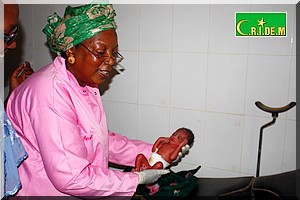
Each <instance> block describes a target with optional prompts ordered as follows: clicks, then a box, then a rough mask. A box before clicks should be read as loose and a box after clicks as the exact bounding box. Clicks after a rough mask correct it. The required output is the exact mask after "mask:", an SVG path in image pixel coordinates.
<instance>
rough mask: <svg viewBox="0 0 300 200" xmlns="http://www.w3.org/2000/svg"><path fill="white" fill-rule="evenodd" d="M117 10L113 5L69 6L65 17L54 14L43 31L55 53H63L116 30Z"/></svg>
mask: <svg viewBox="0 0 300 200" xmlns="http://www.w3.org/2000/svg"><path fill="white" fill-rule="evenodd" d="M115 16H116V13H115V10H114V8H113V6H112V5H111V4H88V5H83V6H77V7H71V6H67V7H66V9H65V13H64V17H63V18H61V17H60V16H58V15H57V13H54V14H53V15H51V16H49V17H48V24H47V25H46V26H45V28H44V29H43V33H44V34H45V35H46V36H47V42H48V44H49V46H50V48H51V50H52V51H53V52H55V53H58V54H60V53H62V52H65V51H66V50H68V49H70V48H71V47H73V46H76V45H78V44H80V43H81V42H83V41H84V40H86V39H89V38H91V37H93V36H94V35H96V34H98V33H99V32H101V31H105V30H109V29H116V23H115V20H114V17H115Z"/></svg>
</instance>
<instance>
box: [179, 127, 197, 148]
mask: <svg viewBox="0 0 300 200" xmlns="http://www.w3.org/2000/svg"><path fill="white" fill-rule="evenodd" d="M178 130H183V131H184V132H185V133H186V134H187V140H188V143H187V144H188V145H189V146H191V145H192V144H193V142H194V139H195V136H194V133H193V132H192V131H191V130H190V129H188V128H185V127H182V128H179V129H178Z"/></svg>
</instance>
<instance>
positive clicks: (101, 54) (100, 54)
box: [97, 51, 105, 57]
mask: <svg viewBox="0 0 300 200" xmlns="http://www.w3.org/2000/svg"><path fill="white" fill-rule="evenodd" d="M97 54H98V56H99V57H101V56H103V55H104V54H105V52H102V51H100V52H97Z"/></svg>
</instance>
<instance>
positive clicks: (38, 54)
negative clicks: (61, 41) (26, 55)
mask: <svg viewBox="0 0 300 200" xmlns="http://www.w3.org/2000/svg"><path fill="white" fill-rule="evenodd" d="M33 59H34V61H33V62H31V65H32V67H33V69H34V70H35V71H36V70H38V69H40V68H42V67H44V66H45V65H47V64H49V63H51V62H52V61H53V57H52V56H51V55H50V54H49V50H47V49H46V50H34V51H33Z"/></svg>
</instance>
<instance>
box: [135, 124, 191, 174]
mask: <svg viewBox="0 0 300 200" xmlns="http://www.w3.org/2000/svg"><path fill="white" fill-rule="evenodd" d="M193 142H194V134H193V132H192V131H191V130H190V129H187V128H179V129H177V130H176V131H175V132H174V133H173V134H172V135H171V136H170V137H169V138H165V137H160V138H158V139H157V140H156V142H155V143H154V145H153V147H152V154H151V156H150V158H149V161H148V160H147V158H146V157H145V156H144V155H143V154H138V155H137V157H136V161H135V169H134V171H142V170H145V169H165V168H167V167H168V166H169V165H170V164H171V163H172V162H177V161H178V160H179V158H178V154H179V153H181V152H185V151H186V150H188V149H190V147H191V145H192V144H193Z"/></svg>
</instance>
